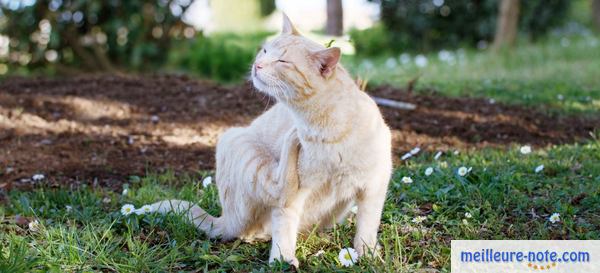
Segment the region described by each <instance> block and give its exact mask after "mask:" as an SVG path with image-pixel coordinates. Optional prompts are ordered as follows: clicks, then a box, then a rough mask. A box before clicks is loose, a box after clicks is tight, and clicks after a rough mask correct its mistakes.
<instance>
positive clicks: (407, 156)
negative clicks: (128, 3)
mask: <svg viewBox="0 0 600 273" xmlns="http://www.w3.org/2000/svg"><path fill="white" fill-rule="evenodd" d="M412 156H413V155H412V154H411V153H410V152H408V153H405V154H404V155H403V156H402V157H401V158H400V160H407V159H409V158H411V157H412Z"/></svg>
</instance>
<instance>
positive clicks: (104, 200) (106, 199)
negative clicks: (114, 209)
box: [102, 197, 111, 204]
mask: <svg viewBox="0 0 600 273" xmlns="http://www.w3.org/2000/svg"><path fill="white" fill-rule="evenodd" d="M110 201H111V200H110V197H104V198H102V203H104V204H108V203H110Z"/></svg>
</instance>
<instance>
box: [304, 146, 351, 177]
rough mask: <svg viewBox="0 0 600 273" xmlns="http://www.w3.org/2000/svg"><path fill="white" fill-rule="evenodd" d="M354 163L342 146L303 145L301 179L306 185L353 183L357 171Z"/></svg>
mask: <svg viewBox="0 0 600 273" xmlns="http://www.w3.org/2000/svg"><path fill="white" fill-rule="evenodd" d="M354 161H355V160H354V159H353V158H352V154H350V153H349V150H347V149H344V148H343V146H341V145H320V144H308V145H307V144H303V146H302V148H301V151H300V157H299V162H298V163H299V164H298V168H299V172H300V178H301V180H304V182H303V183H304V184H307V183H314V184H320V183H324V182H325V181H328V182H334V183H335V184H339V183H341V181H346V182H348V183H351V180H352V179H351V178H352V177H354V176H355V175H354V174H353V173H354V172H355V171H356V168H355V166H354V163H353V162H354Z"/></svg>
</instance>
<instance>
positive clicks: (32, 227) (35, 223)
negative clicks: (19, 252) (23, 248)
mask: <svg viewBox="0 0 600 273" xmlns="http://www.w3.org/2000/svg"><path fill="white" fill-rule="evenodd" d="M27 227H29V230H30V231H31V232H37V231H39V230H40V222H39V221H38V220H33V221H31V222H29V224H27Z"/></svg>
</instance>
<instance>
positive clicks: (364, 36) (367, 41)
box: [350, 24, 392, 55]
mask: <svg viewBox="0 0 600 273" xmlns="http://www.w3.org/2000/svg"><path fill="white" fill-rule="evenodd" d="M350 37H352V43H353V44H354V47H355V49H356V52H358V53H360V54H363V55H377V54H381V53H385V51H390V48H391V47H392V44H391V42H390V39H389V36H388V32H387V30H386V29H385V27H384V26H383V25H381V24H377V25H375V26H373V27H371V28H369V29H366V30H357V29H353V30H350Z"/></svg>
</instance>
